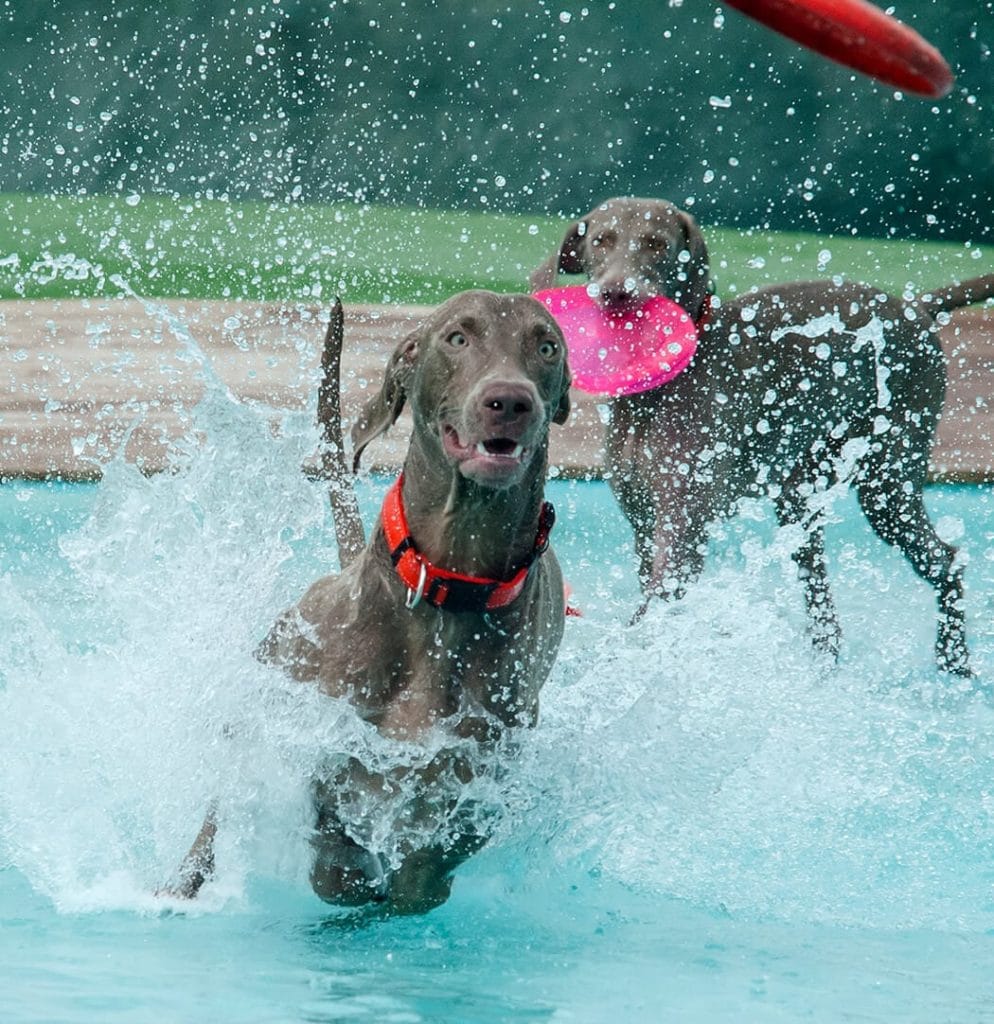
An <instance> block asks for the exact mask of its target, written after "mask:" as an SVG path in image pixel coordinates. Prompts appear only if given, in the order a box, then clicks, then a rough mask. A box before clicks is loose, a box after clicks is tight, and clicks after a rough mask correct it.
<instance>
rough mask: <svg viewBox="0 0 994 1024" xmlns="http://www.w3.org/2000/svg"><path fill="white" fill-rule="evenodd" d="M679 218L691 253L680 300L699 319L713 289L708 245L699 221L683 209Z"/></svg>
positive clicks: (685, 241) (685, 266) (685, 265)
mask: <svg viewBox="0 0 994 1024" xmlns="http://www.w3.org/2000/svg"><path fill="white" fill-rule="evenodd" d="M679 220H680V226H681V228H683V235H684V248H685V249H686V251H687V252H688V253H689V255H690V259H689V260H688V261H687V262H686V263H685V264H684V270H685V273H686V275H687V283H686V284H685V285H684V286H683V288H681V294H680V295H679V297H678V301H679V302H680V305H681V306H683V308H684V309H685V310H687V312H688V313H690V315H691V317H692V318H693V319H694V320H697V319H698V318H699V317H700V315H701V310H702V308H703V306H704V299H705V297H706V296H707V294H708V292H709V291H710V290H711V269H710V266H709V263H708V247H707V243H706V242H705V241H704V235H703V234H701V229H700V228H699V227H698V226H697V221H695V220H694V218H693V217H691V215H690V214H689V213H685V212H684V211H683V210H681V211H680V214H679Z"/></svg>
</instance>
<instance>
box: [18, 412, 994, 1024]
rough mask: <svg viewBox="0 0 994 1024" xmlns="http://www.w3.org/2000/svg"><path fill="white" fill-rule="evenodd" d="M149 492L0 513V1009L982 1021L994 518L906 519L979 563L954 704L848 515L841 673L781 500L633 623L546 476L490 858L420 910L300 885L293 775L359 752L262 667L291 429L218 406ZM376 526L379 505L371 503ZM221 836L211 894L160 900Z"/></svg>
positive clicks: (989, 890)
mask: <svg viewBox="0 0 994 1024" xmlns="http://www.w3.org/2000/svg"><path fill="white" fill-rule="evenodd" d="M207 404H208V408H206V409H205V410H203V411H202V414H201V416H202V422H201V425H202V426H204V428H205V430H206V432H207V434H208V442H207V444H206V445H204V446H203V447H201V448H190V449H188V450H185V451H180V452H178V453H177V467H178V471H177V472H176V473H174V474H169V475H162V476H159V477H156V478H153V479H146V478H144V477H142V476H140V475H139V474H138V473H137V472H135V471H134V470H133V469H131V468H129V467H127V466H125V465H123V464H121V463H115V464H114V465H112V466H111V468H110V471H109V473H108V475H107V477H106V478H105V480H104V481H103V482H102V483H101V484H99V485H91V486H55V485H36V484H23V483H17V482H10V483H7V484H5V485H3V486H2V487H0V527H2V531H3V532H2V542H0V543H2V548H0V553H2V559H3V563H2V564H3V570H2V575H0V954H2V955H0V1019H2V1020H3V1021H4V1022H5V1024H8V1022H17V1024H20V1022H28V1021H32V1022H49V1024H51V1022H66V1024H68V1022H81V1024H82V1022H87V1024H91V1022H95V1021H99V1022H118V1021H120V1022H128V1024H144V1022H150V1024H151V1022H155V1024H161V1022H163V1021H168V1022H179V1021H206V1020H210V1021H232V1022H235V1021H237V1022H274V1024H275V1022H296V1021H301V1022H304V1021H308V1022H318V1021H322V1022H323V1021H375V1022H405V1024H406V1022H422V1021H423V1022H463V1021H465V1022H491V1021H492V1022H498V1021H501V1022H510V1021H514V1022H518V1021H522V1022H524V1021H554V1022H571V1024H572V1022H590V1024H597V1022H604V1021H633V1022H646V1024H650V1022H658V1021H664V1020H674V1021H677V1020H679V1021H736V1022H739V1021H762V1022H769V1021H801V1020H803V1021H826V1022H828V1021H832V1022H835V1021H843V1020H853V1021H861V1022H894V1021H922V1022H935V1021H948V1022H964V1024H966V1022H971V1024H975V1022H977V1021H983V1020H994V969H992V964H994V821H992V812H994V706H992V694H991V689H990V687H991V684H992V683H994V616H992V612H994V499H992V497H991V493H990V491H989V489H986V488H979V487H936V488H932V489H930V491H929V492H928V497H927V500H928V504H929V506H930V508H931V509H932V511H933V512H934V514H935V516H936V517H937V519H938V520H939V521H940V525H941V530H942V532H944V534H945V535H947V536H949V537H957V538H958V542H959V543H960V544H961V545H962V547H963V549H964V551H965V552H966V554H967V556H968V557H969V566H968V570H967V571H968V576H967V579H968V603H969V626H970V637H971V641H972V644H973V649H974V656H975V664H976V668H977V669H978V671H979V678H978V679H977V680H976V681H975V682H973V683H970V684H964V683H962V682H960V681H956V680H950V679H946V678H942V677H940V676H938V675H937V674H936V673H935V671H934V670H933V667H932V655H931V648H932V638H933V631H934V610H933V604H932V598H931V595H930V593H928V591H927V589H926V588H925V587H924V586H923V585H922V584H920V583H919V582H918V581H917V580H916V579H915V578H914V577H913V576H912V574H911V571H910V570H909V569H908V568H907V567H906V566H905V565H904V563H903V562H902V561H901V560H900V558H898V557H897V556H896V555H894V554H893V553H892V552H890V551H889V550H887V549H885V548H884V547H883V546H882V545H881V544H880V543H879V542H878V541H876V540H875V538H873V537H872V535H870V533H869V531H868V529H867V528H866V527H865V526H864V524H863V523H862V521H861V520H860V518H859V516H858V514H857V512H856V507H855V503H854V502H853V501H851V499H850V498H848V497H840V499H839V500H838V502H837V504H836V515H835V520H836V521H835V522H834V524H833V526H832V529H831V532H830V537H829V546H830V557H831V563H832V564H831V572H832V578H833V581H834V584H835V589H836V595H837V603H838V606H839V612H840V616H841V618H842V622H843V628H844V630H845V646H844V650H843V657H842V660H841V663H840V664H839V665H838V666H837V667H833V666H830V665H827V664H825V663H824V662H822V661H820V660H819V659H818V657H816V656H815V655H814V654H813V653H812V651H811V650H810V649H809V646H808V644H807V642H806V640H805V637H804V612H803V604H802V597H801V593H800V589H799V587H798V584H797V582H796V580H795V578H794V570H793V565H792V563H791V561H790V557H789V551H790V543H791V537H790V536H789V535H785V534H784V533H783V532H780V531H777V530H776V529H775V527H774V525H773V521H772V515H771V514H770V512H769V510H768V509H767V508H766V507H765V506H763V505H761V504H756V505H750V506H748V507H747V508H746V509H745V511H744V515H743V516H742V517H741V518H740V519H739V520H737V521H736V522H735V523H734V524H733V525H731V526H729V527H726V528H725V529H724V530H722V531H721V532H720V534H719V535H718V536H717V537H716V538H715V541H714V557H713V558H712V559H711V561H710V563H709V567H708V571H707V573H706V575H705V577H704V579H703V580H702V581H701V583H700V585H699V586H698V587H696V588H695V589H694V590H693V591H692V592H691V594H690V595H689V596H688V598H687V599H686V600H685V601H684V602H682V603H681V604H679V605H676V606H672V607H668V608H662V607H660V608H658V609H655V610H654V611H653V612H652V613H651V614H650V615H649V616H648V617H647V619H646V621H645V622H644V623H642V624H640V625H639V626H638V627H636V628H629V627H627V626H626V625H625V623H626V621H627V618H628V615H629V614H630V611H631V609H632V607H633V605H634V603H635V598H636V593H635V585H634V582H633V573H632V563H631V549H630V544H629V539H628V536H627V532H626V529H625V527H624V524H623V522H622V520H621V519H620V516H619V515H618V513H617V511H616V510H615V509H614V506H613V504H612V502H611V499H610V496H609V494H608V491H607V488H606V487H605V486H603V485H601V484H597V483H574V482H564V481H553V482H552V484H551V485H550V489H549V490H550V495H551V497H552V499H553V501H554V502H555V503H556V505H557V509H558V511H559V524H558V526H557V528H556V533H555V536H554V543H555V545H556V548H557V550H558V553H559V556H560V559H561V560H562V562H563V564H564V567H565V570H566V573H567V576H568V577H569V579H570V582H571V584H572V586H573V590H574V594H575V598H576V600H577V602H578V603H579V605H580V606H581V607H582V609H583V612H584V617H583V618H582V619H578V620H572V621H570V623H569V626H568V630H567V636H566V639H565V643H564V646H563V650H562V655H561V658H560V660H559V663H558V666H557V668H556V670H555V673H554V676H553V678H552V679H551V680H550V682H549V684H548V685H547V687H546V690H545V692H544V696H543V707H542V720H541V722H540V725H539V727H538V728H537V729H536V730H535V731H534V732H533V733H532V734H530V735H529V736H528V737H527V738H526V740H525V742H524V744H523V747H522V750H521V757H520V761H519V763H518V764H516V765H515V767H514V769H513V770H512V771H511V772H510V773H509V776H508V778H507V780H506V782H505V784H504V789H503V792H502V799H503V801H504V804H505V813H504V817H503V820H502V823H501V825H500V827H499V828H498V831H497V835H496V836H495V838H494V840H493V841H492V842H491V844H490V845H489V846H488V847H486V848H485V849H484V850H483V851H482V852H481V853H480V854H478V855H477V856H476V857H475V858H474V859H472V860H471V861H470V862H468V863H467V864H466V865H464V866H463V867H462V868H461V869H460V870H459V872H458V876H457V880H456V883H455V886H454V890H453V896H452V899H451V900H450V901H449V903H447V904H446V905H445V906H443V907H441V908H439V909H438V910H436V911H434V912H432V913H431V914H429V915H426V916H424V917H420V918H411V919H402V920H383V921H373V922H371V923H367V924H366V925H364V926H362V927H350V926H348V925H346V924H345V923H344V922H342V920H341V919H340V918H338V917H337V916H336V915H335V914H334V913H332V912H330V911H329V908H328V907H326V906H325V905H324V904H322V903H321V902H320V901H318V900H317V899H316V898H315V897H313V896H312V895H311V893H310V889H309V886H308V884H307V880H306V873H307V862H306V855H307V847H306V838H305V837H306V824H307V812H306V799H305V785H304V778H303V775H304V773H303V769H302V766H303V765H305V764H306V763H308V762H307V759H308V757H310V756H311V755H312V754H313V753H314V747H315V745H316V744H317V745H320V744H326V743H341V744H347V743H348V742H349V741H350V736H352V732H351V731H350V729H351V728H352V724H350V723H343V722H342V721H341V720H339V719H334V720H331V721H329V720H328V715H327V709H326V708H325V707H323V706H322V702H321V701H320V700H314V699H312V698H311V697H310V696H309V695H301V694H299V693H298V692H296V691H294V690H292V689H291V688H289V687H288V686H284V685H283V684H282V683H281V682H280V681H279V680H278V679H275V678H274V676H273V674H272V673H271V672H269V671H268V670H265V669H263V668H261V667H260V666H259V665H257V664H256V663H255V662H254V661H253V659H252V657H251V650H252V648H253V646H254V644H255V643H256V641H257V640H258V638H259V637H260V635H261V634H262V632H263V631H264V630H265V628H266V627H267V626H268V624H269V622H270V620H271V619H272V617H273V615H274V614H275V613H276V612H277V611H278V610H279V609H280V608H282V607H283V606H285V604H286V603H288V601H289V600H291V599H292V598H293V597H294V596H295V595H296V594H297V593H298V592H299V591H300V589H301V588H302V587H303V586H304V585H305V584H306V583H307V582H308V581H309V580H310V579H311V578H313V577H314V576H315V575H316V574H317V573H319V572H321V571H324V569H325V568H326V567H327V566H328V565H330V564H333V563H334V549H333V539H332V535H331V533H330V531H329V530H328V523H327V519H326V512H325V499H324V495H323V492H322V488H321V486H320V485H319V484H315V483H310V482H308V481H307V480H306V479H305V478H304V477H303V475H302V474H300V473H299V471H298V467H299V466H300V463H301V461H302V460H303V459H304V458H306V456H307V454H308V453H309V451H310V450H311V445H312V443H313V434H312V433H311V431H310V428H309V426H308V425H307V424H306V423H305V422H304V421H303V420H300V421H294V420H292V419H291V420H289V421H287V422H286V423H285V424H284V427H283V430H282V431H281V432H280V434H279V435H278V436H276V435H274V434H273V432H272V431H271V430H270V428H269V425H268V424H267V422H266V419H265V417H264V416H261V415H259V414H258V413H256V412H253V411H251V410H249V409H245V408H241V407H237V406H233V405H229V404H228V403H227V402H226V400H225V399H224V398H223V397H215V398H213V399H211V400H209V402H208V403H207ZM361 489H362V498H363V502H364V508H365V512H366V514H367V515H368V516H372V515H373V514H374V510H375V508H376V506H377V503H378V499H379V495H380V494H381V493H382V489H383V481H380V480H367V481H364V482H363V483H362V484H361ZM215 794H217V795H219V798H220V800H221V803H222V807H223V808H224V810H223V813H222V818H223V827H222V830H221V836H220V841H219V847H218V876H217V880H216V881H215V882H213V883H212V884H211V885H209V886H208V887H207V889H206V890H205V892H204V895H203V898H202V899H201V900H200V901H198V903H197V904H196V905H194V906H192V907H189V908H187V909H185V910H184V909H183V908H179V907H176V906H170V905H168V904H166V903H164V902H163V901H162V900H160V899H157V898H156V897H155V896H154V895H153V891H154V889H155V886H156V885H157V884H158V883H160V882H161V881H162V880H163V879H164V878H165V877H167V876H168V874H169V872H170V871H171V869H172V868H173V867H174V866H175V864H176V863H177V861H178V859H179V857H180V856H181V855H182V853H183V851H184V850H185V848H186V846H187V845H188V844H189V842H190V839H191V838H192V836H193V834H194V833H195V831H196V828H197V827H198V825H199V822H200V819H201V817H202V814H203V809H204V805H205V801H206V800H207V798H208V797H209V796H212V795H215Z"/></svg>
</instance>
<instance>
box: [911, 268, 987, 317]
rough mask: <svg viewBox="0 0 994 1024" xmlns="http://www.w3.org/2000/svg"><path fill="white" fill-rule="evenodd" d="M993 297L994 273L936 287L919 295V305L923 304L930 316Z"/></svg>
mask: <svg viewBox="0 0 994 1024" xmlns="http://www.w3.org/2000/svg"><path fill="white" fill-rule="evenodd" d="M990 298H994V274H987V275H985V276H984V277H972V278H970V280H969V281H961V282H960V283H959V284H951V285H949V286H948V287H947V288H936V289H933V290H932V291H930V292H927V293H926V294H924V295H921V296H919V298H918V304H919V306H924V307H925V309H926V310H928V312H929V313H931V314H932V316H935V315H936V313H946V312H948V311H949V310H952V309H959V308H960V307H961V306H972V305H973V304H974V303H975V302H983V301H984V299H990Z"/></svg>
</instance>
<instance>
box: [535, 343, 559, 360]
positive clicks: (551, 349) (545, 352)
mask: <svg viewBox="0 0 994 1024" xmlns="http://www.w3.org/2000/svg"><path fill="white" fill-rule="evenodd" d="M558 353H559V345H558V344H556V342H554V341H553V340H552V339H551V338H546V339H545V341H543V342H542V344H541V345H539V347H538V354H539V355H540V356H542V357H543V358H544V359H552V358H553V357H554V356H556V355H557V354H558Z"/></svg>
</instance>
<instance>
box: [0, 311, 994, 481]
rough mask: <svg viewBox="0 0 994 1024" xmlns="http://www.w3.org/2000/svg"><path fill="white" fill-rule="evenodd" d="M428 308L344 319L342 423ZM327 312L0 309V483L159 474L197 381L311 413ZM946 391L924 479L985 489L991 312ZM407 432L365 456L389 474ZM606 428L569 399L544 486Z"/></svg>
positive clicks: (405, 424) (991, 455)
mask: <svg viewBox="0 0 994 1024" xmlns="http://www.w3.org/2000/svg"><path fill="white" fill-rule="evenodd" d="M429 308H430V307H426V306H413V305H392V306H388V305H379V306H378V305H368V304H349V305H346V307H345V316H346V327H345V330H346V342H345V351H344V353H343V393H342V405H343V413H344V416H345V417H346V419H347V420H349V419H351V418H353V417H354V416H355V414H356V412H357V410H358V407H359V405H360V404H361V402H362V401H364V399H365V397H366V396H367V395H368V393H369V391H370V389H372V388H374V387H376V386H378V381H379V379H380V375H381V372H382V367H383V366H384V365H385V363H386V360H387V357H388V355H389V353H390V351H391V350H392V349H393V347H394V345H396V343H397V342H398V341H399V340H400V339H401V338H403V337H404V336H405V335H406V334H407V333H408V332H409V331H410V330H412V329H413V327H414V326H415V325H416V324H417V323H418V322H419V320H420V319H421V318H422V317H423V316H424V314H425V312H426V311H427V310H428V309H429ZM326 318H327V305H326V304H320V305H319V304H317V303H311V304H293V305H285V304H279V303H265V302H244V301H239V302H235V301H232V302H223V301H202V300H191V299H155V300H140V299H55V300H46V301H38V300H6V301H2V302H0V381H3V382H4V385H5V386H4V387H3V388H2V389H0V480H4V479H29V480H44V479H58V480H65V481H82V480H97V479H99V478H100V477H101V475H102V467H103V466H104V465H105V464H106V463H107V462H108V461H109V460H110V459H112V458H114V457H115V456H116V455H117V454H118V453H119V452H121V451H122V450H123V451H124V453H125V458H126V459H128V460H129V461H131V462H134V463H135V464H136V465H138V466H139V467H140V468H141V469H142V470H143V471H145V472H148V473H155V472H161V471H162V470H164V469H166V468H168V466H169V457H170V449H171V446H172V445H173V443H174V442H175V441H176V440H177V439H178V438H179V437H181V436H183V435H184V434H185V433H187V432H188V431H189V429H190V428H191V426H192V424H193V418H192V416H191V410H192V408H193V406H194V405H195V404H196V403H197V402H198V401H199V400H200V399H201V397H202V396H203V394H204V391H205V387H204V383H203V375H204V373H205V372H207V373H211V374H214V375H216V377H217V379H218V381H219V382H220V385H221V386H222V387H224V388H227V389H228V390H229V392H230V393H231V394H232V395H233V396H235V397H236V398H237V399H238V400H239V401H242V402H247V403H250V404H254V405H257V406H259V407H260V408H262V409H263V410H265V411H267V412H269V411H271V412H272V414H273V416H274V418H276V419H278V418H279V416H280V415H282V413H284V412H286V411H306V409H307V408H308V407H309V406H313V403H314V400H315V394H316V388H317V380H318V370H319V360H320V345H321V341H322V339H323V335H324V323H325V322H326ZM940 338H941V340H942V344H943V348H944V350H945V352H946V355H947V358H948V362H949V388H948V393H947V398H946V404H945V407H944V410H943V416H942V420H941V422H940V425H939V430H938V435H937V438H936V444H935V446H934V448H933V451H932V456H931V460H930V467H929V478H930V480H932V481H934V482H962V483H986V482H991V481H994V310H987V309H971V310H960V311H957V312H956V313H955V314H954V315H953V317H952V320H951V322H950V323H949V325H948V326H946V327H944V328H943V329H942V330H941V331H940ZM409 427H410V421H409V419H407V418H406V416H405V417H403V418H402V420H401V421H400V422H399V423H398V424H397V426H396V427H395V428H394V429H392V430H391V431H390V432H389V434H388V435H387V436H385V437H383V438H380V439H378V440H377V441H375V442H374V444H373V445H372V446H371V447H370V450H369V455H370V460H369V461H370V462H371V465H372V468H374V469H376V470H379V471H383V472H393V471H396V470H397V469H398V468H399V466H400V464H401V461H402V459H403V454H404V451H405V449H406V438H407V436H408V433H409ZM602 430H603V427H602V418H601V412H600V411H599V410H598V402H597V400H596V399H594V398H592V397H590V396H589V395H585V394H583V393H581V392H577V391H576V390H574V393H573V411H572V414H571V416H570V420H569V422H568V423H567V424H566V426H565V427H562V428H554V430H553V434H552V439H551V442H550V464H551V466H552V467H553V470H552V472H553V475H556V476H562V477H566V478H589V479H595V478H601V477H602V476H603V470H602V467H601V450H602Z"/></svg>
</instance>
